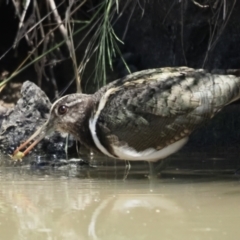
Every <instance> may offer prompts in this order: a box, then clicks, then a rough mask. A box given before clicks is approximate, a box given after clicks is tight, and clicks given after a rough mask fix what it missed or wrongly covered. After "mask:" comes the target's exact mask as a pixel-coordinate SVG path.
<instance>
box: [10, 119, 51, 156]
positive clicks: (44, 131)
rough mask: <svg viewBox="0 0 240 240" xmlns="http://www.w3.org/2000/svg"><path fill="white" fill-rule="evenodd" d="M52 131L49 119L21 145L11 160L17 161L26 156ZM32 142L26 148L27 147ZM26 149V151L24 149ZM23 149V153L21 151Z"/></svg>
mask: <svg viewBox="0 0 240 240" xmlns="http://www.w3.org/2000/svg"><path fill="white" fill-rule="evenodd" d="M53 129H54V124H53V121H51V119H49V120H48V121H47V122H46V123H45V124H44V125H43V126H42V127H40V128H39V129H38V130H37V131H36V132H35V133H34V134H33V135H32V136H31V137H30V138H28V139H27V140H26V141H25V142H24V143H22V144H21V145H20V146H19V147H18V148H17V149H16V150H15V151H14V153H13V155H12V158H13V159H14V160H18V159H21V158H23V157H24V156H26V155H27V154H28V153H29V152H30V151H31V150H32V149H33V148H34V147H35V146H36V145H37V144H38V143H39V142H40V141H41V140H42V139H43V138H44V137H45V136H46V135H48V134H50V133H51V132H52V131H53ZM31 141H33V142H32V143H31V144H30V145H29V146H28V147H27V145H28V144H29V143H30V142H31ZM25 148H26V149H25ZM23 149H25V151H24V152H22V151H21V150H23Z"/></svg>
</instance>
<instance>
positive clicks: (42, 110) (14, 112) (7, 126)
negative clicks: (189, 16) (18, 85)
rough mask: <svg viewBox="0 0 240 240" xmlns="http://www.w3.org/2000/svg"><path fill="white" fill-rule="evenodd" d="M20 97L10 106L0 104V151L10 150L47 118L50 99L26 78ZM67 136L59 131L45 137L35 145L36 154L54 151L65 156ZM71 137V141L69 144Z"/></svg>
mask: <svg viewBox="0 0 240 240" xmlns="http://www.w3.org/2000/svg"><path fill="white" fill-rule="evenodd" d="M21 95H22V98H21V99H19V100H18V102H17V104H16V105H15V107H14V108H13V109H11V110H6V109H2V108H0V126H1V130H0V151H1V152H2V153H4V154H12V153H13V151H14V150H15V149H16V147H17V146H18V145H19V144H20V143H21V142H23V141H24V140H26V139H27V138H28V137H29V136H30V135H32V134H33V133H34V132H35V131H36V130H37V128H39V127H40V126H41V125H42V124H43V123H44V122H45V121H46V120H47V118H48V116H49V111H50V108H51V102H50V101H49V99H48V97H47V96H46V94H45V93H44V92H43V91H42V90H41V89H40V88H39V87H38V86H36V85H35V84H34V83H32V82H30V81H26V82H24V83H23V85H22V89H21ZM65 142H66V139H65V137H64V136H63V135H62V134H60V133H53V134H52V135H50V136H49V137H46V138H44V139H43V140H42V141H41V142H40V143H39V144H38V145H37V146H36V147H35V150H34V151H35V152H37V153H38V154H39V153H40V151H44V152H45V153H46V154H55V155H57V156H58V157H64V156H65V152H64V145H65ZM72 142H73V141H70V143H69V146H71V145H72Z"/></svg>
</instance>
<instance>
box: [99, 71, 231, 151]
mask: <svg viewBox="0 0 240 240" xmlns="http://www.w3.org/2000/svg"><path fill="white" fill-rule="evenodd" d="M230 78H231V77H230ZM222 81H223V80H222V79H221V78H220V77H219V76H218V75H215V76H214V75H211V74H209V73H205V72H204V71H202V70H199V71H196V70H192V69H188V68H187V71H185V70H184V69H182V70H181V71H170V72H169V71H167V72H164V73H163V72H161V73H158V72H155V73H152V74H151V75H148V76H147V77H145V76H144V75H143V76H139V75H138V77H136V78H129V79H128V80H126V81H124V82H123V83H122V84H121V85H118V84H115V85H113V86H112V88H108V90H107V91H106V92H105V94H104V95H103V97H102V98H101V100H100V102H99V105H101V107H100V108H101V110H100V109H98V112H97V110H96V112H97V115H98V117H97V123H96V133H97V136H98V138H99V140H100V142H101V144H102V145H103V147H104V148H105V149H107V151H108V152H110V153H111V154H112V155H114V150H113V146H128V147H130V148H133V149H135V150H136V151H137V152H142V151H145V150H146V149H149V148H154V149H156V150H160V149H162V148H164V147H166V146H168V145H169V144H172V143H174V142H176V141H178V140H180V139H182V138H185V137H187V136H188V135H189V134H190V133H191V132H192V131H193V130H194V129H196V128H197V127H199V126H200V125H202V124H203V123H204V122H205V121H206V120H208V119H210V118H211V117H212V116H213V115H214V114H215V113H216V112H217V111H219V109H221V108H222V107H223V106H224V105H226V104H227V103H228V102H229V99H230V100H231V99H232V98H234V96H232V95H233V93H232V91H231V87H232V86H230V87H229V86H228V84H225V85H226V86H225V85H224V84H223V85H224V86H225V87H224V88H223V87H222V86H221V84H220V83H221V82H222ZM230 85H231V84H230ZM232 85H234V81H233V84H232ZM228 87H229V91H228V90H227V88H228ZM226 93H228V94H226ZM226 95H227V96H226ZM99 105H98V107H99Z"/></svg>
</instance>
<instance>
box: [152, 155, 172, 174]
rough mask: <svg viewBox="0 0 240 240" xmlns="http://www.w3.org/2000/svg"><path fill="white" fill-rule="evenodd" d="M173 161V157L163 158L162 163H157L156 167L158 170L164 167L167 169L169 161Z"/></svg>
mask: <svg viewBox="0 0 240 240" xmlns="http://www.w3.org/2000/svg"><path fill="white" fill-rule="evenodd" d="M170 162H171V159H169V158H166V159H162V160H161V162H160V164H158V165H157V167H156V169H155V170H156V172H160V173H161V172H162V171H163V170H164V169H166V168H167V167H168V165H169V163H170Z"/></svg>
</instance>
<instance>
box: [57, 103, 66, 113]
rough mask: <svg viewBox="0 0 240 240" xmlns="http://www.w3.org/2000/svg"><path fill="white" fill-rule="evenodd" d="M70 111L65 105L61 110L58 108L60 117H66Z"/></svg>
mask: <svg viewBox="0 0 240 240" xmlns="http://www.w3.org/2000/svg"><path fill="white" fill-rule="evenodd" d="M67 111H68V107H67V106H65V105H61V106H60V107H59V108H58V114H59V115H64V114H66V113H67Z"/></svg>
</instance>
